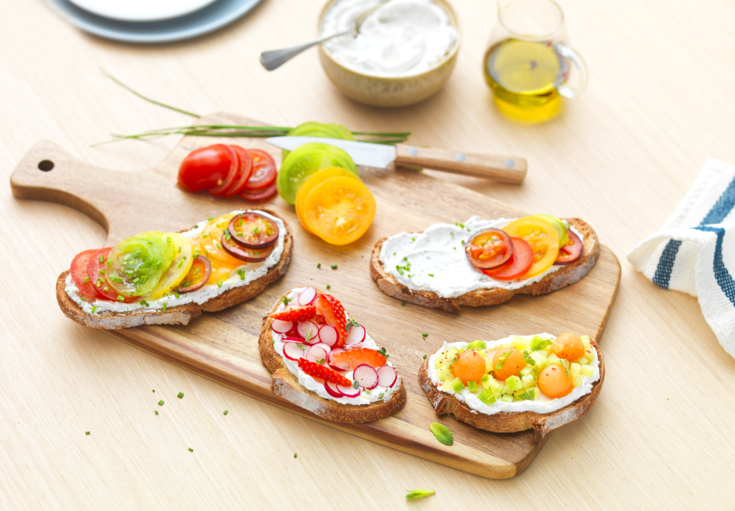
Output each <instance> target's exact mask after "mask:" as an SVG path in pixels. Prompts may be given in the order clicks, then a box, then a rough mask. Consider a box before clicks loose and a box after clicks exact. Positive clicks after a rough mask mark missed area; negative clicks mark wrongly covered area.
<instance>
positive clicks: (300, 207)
mask: <svg viewBox="0 0 735 511" xmlns="http://www.w3.org/2000/svg"><path fill="white" fill-rule="evenodd" d="M333 177H351V178H354V179H357V180H359V178H358V177H357V176H356V175H355V174H354V172H350V171H349V170H347V169H343V168H342V167H327V168H326V169H321V170H318V171H317V172H315V173H314V174H312V175H311V176H310V177H309V178H308V179H307V180H306V181H304V184H302V185H301V187H300V188H299V191H298V192H297V193H296V216H297V217H298V218H299V222H301V225H302V226H303V228H304V229H306V230H307V232H310V233H311V234H314V233H313V232H312V231H311V230H309V227H308V226H307V224H306V221H305V216H306V214H305V212H304V200H305V199H306V197H308V196H309V194H310V193H311V191H312V190H313V189H314V188H316V187H317V186H319V185H320V184H322V183H323V182H324V181H326V180H327V179H331V178H333Z"/></svg>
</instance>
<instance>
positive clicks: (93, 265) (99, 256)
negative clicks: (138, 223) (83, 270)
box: [87, 247, 138, 303]
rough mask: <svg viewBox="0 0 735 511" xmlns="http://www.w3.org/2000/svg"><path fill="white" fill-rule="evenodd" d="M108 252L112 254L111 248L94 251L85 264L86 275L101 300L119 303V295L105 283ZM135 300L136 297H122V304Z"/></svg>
mask: <svg viewBox="0 0 735 511" xmlns="http://www.w3.org/2000/svg"><path fill="white" fill-rule="evenodd" d="M110 252H112V247H107V248H103V249H102V250H98V251H96V252H95V253H94V254H93V255H92V257H91V258H90V259H89V262H88V263H87V274H88V275H89V280H90V281H91V282H92V284H93V285H94V288H95V289H96V290H97V292H98V293H99V294H100V295H102V297H103V298H102V300H115V301H119V300H118V296H120V295H119V294H118V292H117V291H115V290H114V289H112V286H110V284H109V283H108V282H107V278H106V277H105V273H106V271H105V269H106V268H107V258H108V256H109V255H110ZM137 299H138V297H137V296H124V297H123V302H124V303H130V302H134V301H135V300H137Z"/></svg>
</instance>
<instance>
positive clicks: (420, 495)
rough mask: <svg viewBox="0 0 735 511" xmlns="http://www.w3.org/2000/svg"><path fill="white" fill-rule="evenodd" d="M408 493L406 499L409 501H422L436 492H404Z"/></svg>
mask: <svg viewBox="0 0 735 511" xmlns="http://www.w3.org/2000/svg"><path fill="white" fill-rule="evenodd" d="M406 491H407V492H408V495H406V498H407V499H409V500H411V499H422V498H424V497H430V496H431V495H434V494H435V493H436V491H434V490H406Z"/></svg>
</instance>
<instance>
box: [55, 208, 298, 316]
mask: <svg viewBox="0 0 735 511" xmlns="http://www.w3.org/2000/svg"><path fill="white" fill-rule="evenodd" d="M292 251H293V236H292V234H291V231H290V229H289V227H288V224H287V223H286V221H285V220H284V219H283V218H281V217H280V216H278V215H277V214H276V213H274V212H272V211H268V210H264V209H263V210H248V211H233V212H232V213H229V214H226V215H222V216H220V217H217V218H208V219H206V220H203V221H201V222H199V223H198V224H196V225H195V226H194V227H192V228H191V229H189V230H186V231H182V232H160V231H146V232H142V233H139V234H137V235H135V236H131V237H129V238H126V239H124V240H122V241H121V242H120V243H118V244H117V245H115V246H114V247H106V248H102V249H94V250H85V251H83V252H81V253H79V254H78V255H77V256H76V257H75V258H74V260H73V261H72V263H71V268H70V269H69V270H68V271H65V272H63V273H62V274H61V275H60V276H59V278H58V280H57V282H56V298H57V301H58V303H59V306H60V307H61V310H62V311H63V312H64V314H66V316H68V317H69V318H71V319H72V320H74V321H76V322H77V323H79V324H81V325H84V326H89V327H93V328H100V329H107V330H114V329H120V328H130V327H136V326H141V325H176V324H181V325H186V324H188V323H189V321H190V320H191V319H192V318H194V317H197V316H199V315H201V313H202V311H206V312H216V311H220V310H223V309H226V308H228V307H232V306H233V305H236V304H238V303H241V302H244V301H246V300H249V299H251V298H253V297H255V296H257V295H258V294H259V293H260V292H261V291H263V289H265V287H266V286H267V285H268V284H270V283H271V282H273V281H275V280H277V279H279V278H280V277H281V276H283V274H284V273H285V272H286V269H287V268H288V265H289V262H290V260H291V253H292Z"/></svg>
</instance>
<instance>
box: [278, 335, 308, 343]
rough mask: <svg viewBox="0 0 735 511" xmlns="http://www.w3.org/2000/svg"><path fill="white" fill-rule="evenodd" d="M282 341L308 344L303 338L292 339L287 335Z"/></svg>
mask: <svg viewBox="0 0 735 511" xmlns="http://www.w3.org/2000/svg"><path fill="white" fill-rule="evenodd" d="M281 340H282V341H283V342H300V343H301V344H306V343H305V342H304V340H303V339H302V338H301V337H290V336H288V335H285V336H284V337H283V339H281Z"/></svg>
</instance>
